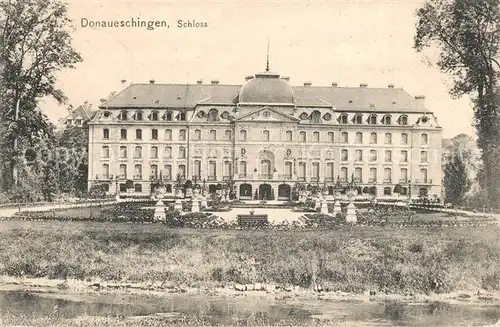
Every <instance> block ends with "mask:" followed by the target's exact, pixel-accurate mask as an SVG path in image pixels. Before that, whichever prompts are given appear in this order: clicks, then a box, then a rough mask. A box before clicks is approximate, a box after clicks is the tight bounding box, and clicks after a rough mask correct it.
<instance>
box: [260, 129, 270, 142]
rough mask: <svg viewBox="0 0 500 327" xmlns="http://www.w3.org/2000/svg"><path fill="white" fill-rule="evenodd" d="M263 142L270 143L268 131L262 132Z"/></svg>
mask: <svg viewBox="0 0 500 327" xmlns="http://www.w3.org/2000/svg"><path fill="white" fill-rule="evenodd" d="M262 140H263V141H269V131H267V130H266V131H263V132H262Z"/></svg>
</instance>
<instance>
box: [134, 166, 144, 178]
mask: <svg viewBox="0 0 500 327" xmlns="http://www.w3.org/2000/svg"><path fill="white" fill-rule="evenodd" d="M134 179H142V165H135V166H134Z"/></svg>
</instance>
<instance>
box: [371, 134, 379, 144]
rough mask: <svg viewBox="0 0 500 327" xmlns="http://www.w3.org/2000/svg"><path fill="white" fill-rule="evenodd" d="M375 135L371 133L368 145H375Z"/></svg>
mask: <svg viewBox="0 0 500 327" xmlns="http://www.w3.org/2000/svg"><path fill="white" fill-rule="evenodd" d="M377 142H378V140H377V133H371V134H370V144H377Z"/></svg>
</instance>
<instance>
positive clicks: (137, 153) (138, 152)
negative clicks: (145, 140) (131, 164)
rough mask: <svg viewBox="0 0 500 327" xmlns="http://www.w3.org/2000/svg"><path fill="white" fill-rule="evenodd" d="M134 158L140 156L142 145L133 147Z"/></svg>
mask: <svg viewBox="0 0 500 327" xmlns="http://www.w3.org/2000/svg"><path fill="white" fill-rule="evenodd" d="M134 158H142V147H140V146H136V147H135V149H134Z"/></svg>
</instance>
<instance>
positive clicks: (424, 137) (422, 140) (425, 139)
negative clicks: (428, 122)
mask: <svg viewBox="0 0 500 327" xmlns="http://www.w3.org/2000/svg"><path fill="white" fill-rule="evenodd" d="M428 142H429V137H428V136H427V134H422V135H420V144H422V145H427V143H428Z"/></svg>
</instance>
